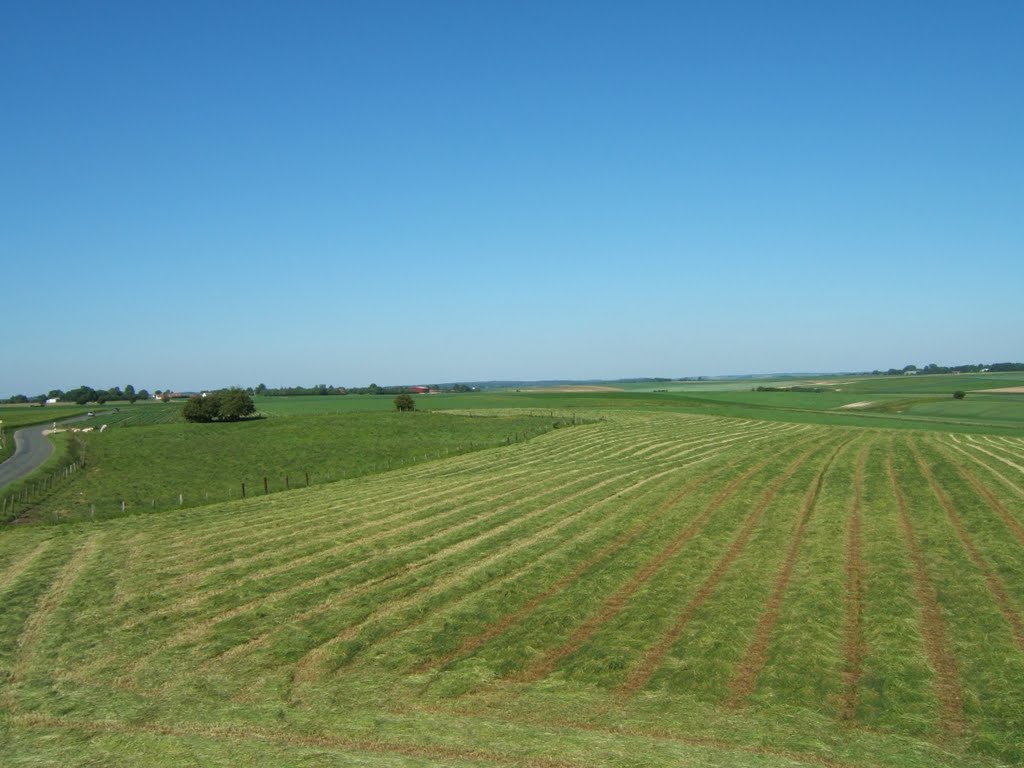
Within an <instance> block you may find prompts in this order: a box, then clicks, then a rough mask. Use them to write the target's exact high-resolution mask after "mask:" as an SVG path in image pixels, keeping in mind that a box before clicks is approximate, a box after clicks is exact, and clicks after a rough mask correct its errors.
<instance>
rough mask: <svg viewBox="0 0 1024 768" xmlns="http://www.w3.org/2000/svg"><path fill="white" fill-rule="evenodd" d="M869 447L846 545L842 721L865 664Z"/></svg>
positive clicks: (852, 714) (851, 709)
mask: <svg viewBox="0 0 1024 768" xmlns="http://www.w3.org/2000/svg"><path fill="white" fill-rule="evenodd" d="M868 448H869V446H867V445H865V446H864V447H863V448H861V450H860V454H859V455H858V456H857V470H856V473H855V475H854V479H853V501H852V502H851V505H850V528H849V533H848V534H847V544H846V626H845V627H844V628H843V658H844V659H845V669H844V670H843V687H844V690H843V695H842V698H841V700H840V705H839V711H840V717H842V719H843V720H853V719H855V718H856V716H857V688H858V686H859V685H860V679H861V675H862V674H863V671H864V670H863V665H864V654H865V651H866V649H865V646H864V636H863V631H862V627H861V617H862V614H863V600H864V553H863V551H862V550H863V545H864V537H863V534H862V532H861V522H862V521H861V518H862V516H861V510H860V506H861V499H862V498H863V495H864V466H865V464H866V462H867V454H868Z"/></svg>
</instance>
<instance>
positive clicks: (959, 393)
mask: <svg viewBox="0 0 1024 768" xmlns="http://www.w3.org/2000/svg"><path fill="white" fill-rule="evenodd" d="M953 397H954V398H955V399H957V400H963V399H964V398H965V397H967V393H966V392H964V391H963V390H962V389H958V390H957V391H956V392H954V393H953Z"/></svg>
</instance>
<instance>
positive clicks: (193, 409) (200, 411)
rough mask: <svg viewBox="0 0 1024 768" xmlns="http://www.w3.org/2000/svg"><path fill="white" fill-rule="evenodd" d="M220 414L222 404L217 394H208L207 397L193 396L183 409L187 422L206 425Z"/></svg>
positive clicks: (182, 413) (182, 412)
mask: <svg viewBox="0 0 1024 768" xmlns="http://www.w3.org/2000/svg"><path fill="white" fill-rule="evenodd" d="M219 413H220V402H219V398H218V397H217V393H216V392H208V393H206V394H205V395H193V396H192V397H190V398H189V399H188V401H187V402H186V403H185V405H184V407H183V408H182V409H181V415H182V416H184V417H185V421H193V422H198V423H201V424H205V423H208V422H211V421H213V420H214V419H216V418H217V416H218V414H219Z"/></svg>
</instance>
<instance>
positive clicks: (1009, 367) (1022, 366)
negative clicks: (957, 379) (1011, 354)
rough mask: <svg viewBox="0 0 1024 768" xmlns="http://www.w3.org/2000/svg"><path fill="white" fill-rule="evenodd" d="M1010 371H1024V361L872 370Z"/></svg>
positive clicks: (886, 373)
mask: <svg viewBox="0 0 1024 768" xmlns="http://www.w3.org/2000/svg"><path fill="white" fill-rule="evenodd" d="M986 371H991V372H992V373H1008V372H1010V371H1024V363H964V364H963V365H938V364H936V363H928V365H926V366H924V368H918V367H917V366H916V365H905V366H903V367H902V368H890V369H889V370H887V371H872V372H871V373H872V375H874V376H902V375H903V374H905V373H914V372H916V373H925V374H928V373H985V372H986Z"/></svg>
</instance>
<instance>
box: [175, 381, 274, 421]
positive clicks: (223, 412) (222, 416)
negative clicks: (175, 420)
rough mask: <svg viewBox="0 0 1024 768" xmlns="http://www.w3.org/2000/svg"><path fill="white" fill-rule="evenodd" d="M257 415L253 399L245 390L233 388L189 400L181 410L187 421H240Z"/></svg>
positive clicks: (205, 393) (206, 393)
mask: <svg viewBox="0 0 1024 768" xmlns="http://www.w3.org/2000/svg"><path fill="white" fill-rule="evenodd" d="M254 413H256V406H255V405H254V404H253V401H252V397H251V396H250V395H249V393H248V392H246V391H245V390H244V389H240V388H239V387H232V388H230V389H222V390H220V391H218V392H204V393H203V394H201V395H194V396H192V397H190V398H189V399H188V401H187V402H186V403H185V405H184V407H183V408H182V409H181V415H182V416H184V417H185V420H186V421H195V422H203V423H205V422H211V421H240V420H241V419H244V418H245V417H246V416H252V415H253V414H254Z"/></svg>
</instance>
